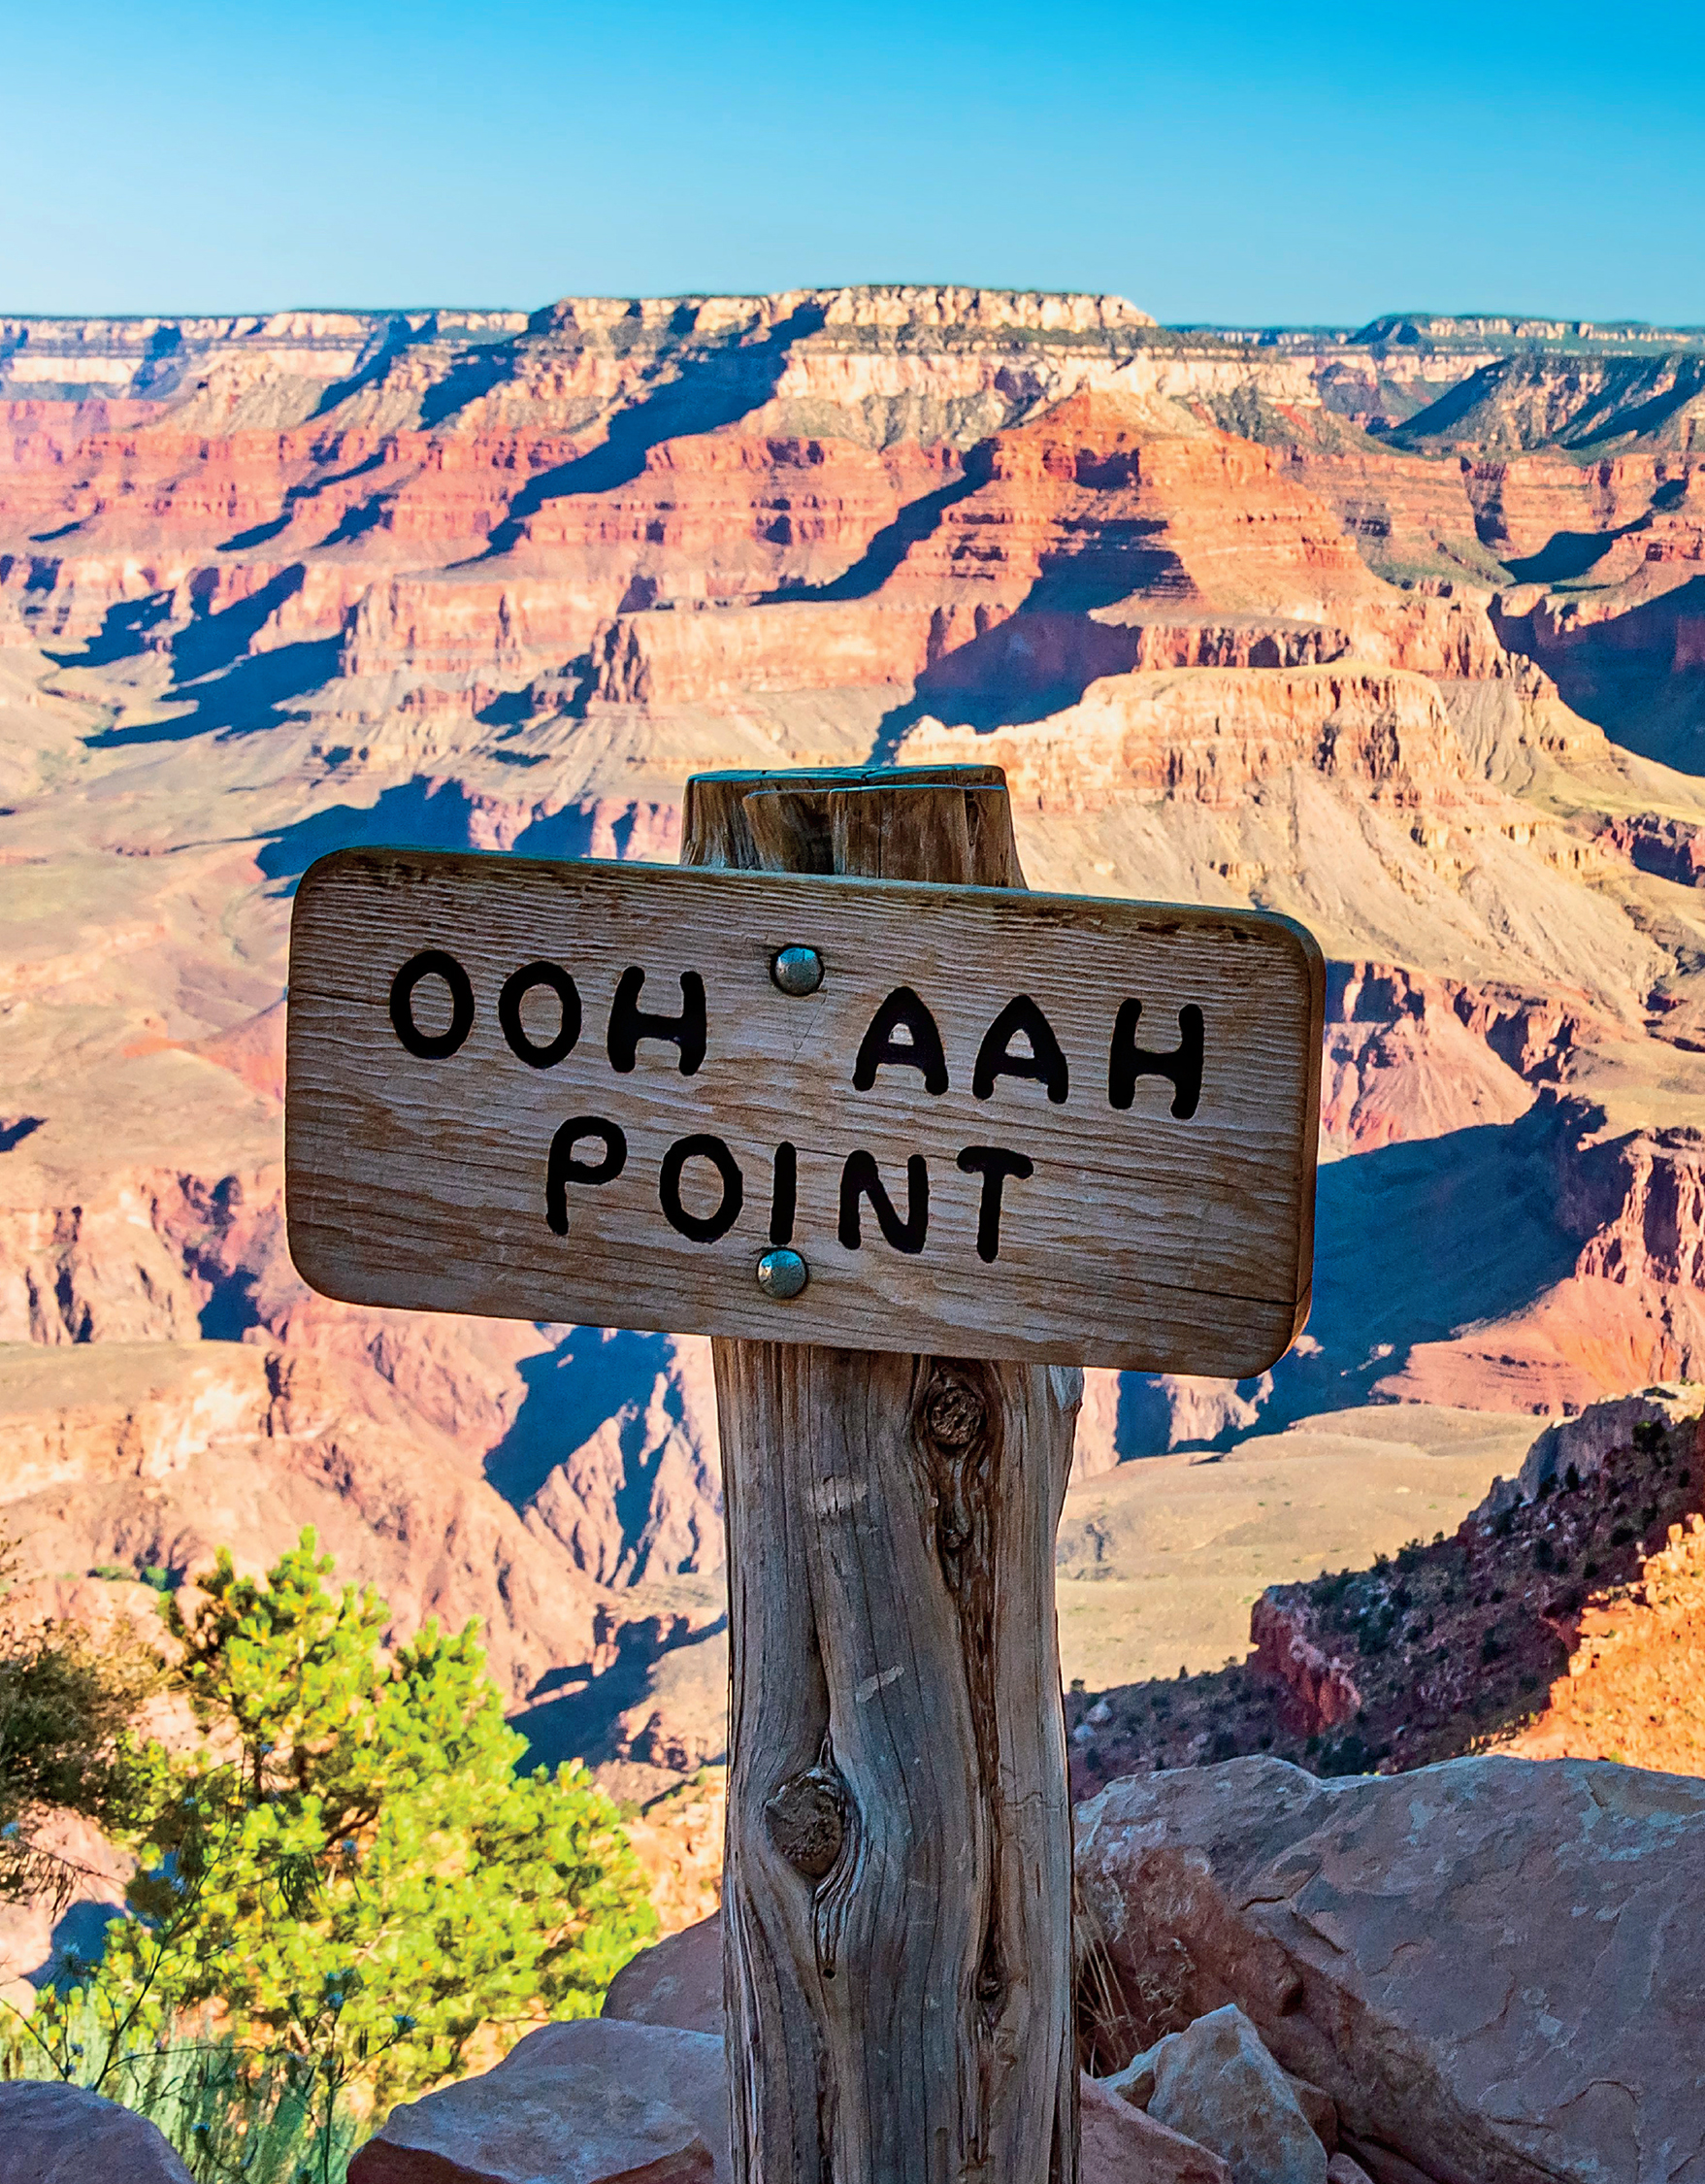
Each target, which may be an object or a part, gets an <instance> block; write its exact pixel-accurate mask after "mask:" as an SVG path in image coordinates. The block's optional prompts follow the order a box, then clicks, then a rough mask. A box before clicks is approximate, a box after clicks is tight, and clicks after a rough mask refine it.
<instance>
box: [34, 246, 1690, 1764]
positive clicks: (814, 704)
mask: <svg viewBox="0 0 1705 2184" xmlns="http://www.w3.org/2000/svg"><path fill="white" fill-rule="evenodd" d="M1696 348H1697V345H1694V346H1693V348H1689V344H1688V342H1687V341H1686V340H1684V339H1683V338H1681V337H1675V338H1673V340H1671V341H1670V342H1669V343H1668V346H1665V343H1664V342H1662V341H1659V340H1657V339H1656V337H1652V338H1648V337H1647V336H1645V335H1642V334H1639V333H1638V332H1636V331H1635V330H1626V329H1623V330H1618V329H1609V330H1602V329H1586V330H1585V331H1583V330H1582V329H1581V328H1579V327H1576V328H1573V329H1568V328H1553V329H1550V330H1547V329H1546V328H1544V327H1541V328H1539V329H1538V330H1534V328H1532V327H1529V328H1527V330H1526V331H1523V330H1522V329H1521V328H1519V327H1518V326H1517V325H1516V323H1515V322H1514V321H1511V322H1509V323H1508V324H1504V323H1502V322H1493V321H1486V322H1475V323H1474V324H1472V325H1470V324H1467V323H1466V322H1449V323H1448V324H1447V323H1446V322H1444V321H1428V322H1427V323H1426V325H1425V326H1422V325H1420V324H1419V323H1418V322H1409V321H1397V320H1393V321H1382V322H1379V323H1376V325H1375V326H1373V327H1371V328H1367V329H1362V330H1361V332H1360V333H1359V334H1356V335H1354V336H1352V335H1351V334H1350V333H1349V331H1348V330H1346V332H1345V334H1344V336H1342V337H1330V336H1319V335H1310V336H1306V337H1304V336H1292V335H1286V336H1283V337H1274V338H1272V339H1263V340H1254V339H1248V338H1244V337H1242V336H1237V335H1235V334H1234V333H1232V332H1230V331H1228V332H1225V333H1214V332H1211V331H1203V330H1200V329H1193V330H1186V331H1179V330H1173V329H1166V328H1162V327H1157V326H1156V325H1155V324H1154V323H1153V321H1152V320H1150V319H1149V318H1148V317H1147V316H1146V315H1145V314H1143V313H1141V312H1140V311H1138V310H1136V309H1134V308H1133V307H1132V306H1131V305H1129V304H1126V303H1124V302H1122V301H1121V300H1120V299H1118V298H1112V297H1082V296H1064V297H1061V296H1037V295H1025V294H1013V293H1007V292H1000V291H985V290H972V289H964V288H947V287H941V288H924V287H916V288H881V289H878V288H870V289H851V288H847V289H818V290H800V291H796V292H792V293H789V294H784V295H777V296H772V297H766V298H755V299H754V298H743V299H742V298H717V297H689V298H676V299H663V300H650V301H646V302H629V301H625V300H620V299H617V300H610V299H568V300H565V301H563V302H561V303H558V304H555V305H552V306H549V307H546V308H544V309H542V310H540V311H537V312H534V313H532V314H515V313H477V312H464V313H447V312H446V313H414V314H360V313H312V312H302V313H284V314H274V315H272V316H254V317H230V318H206V319H169V318H159V319H146V320H59V321H49V320H42V319H7V320H0V725H3V729H4V733H3V735H0V807H3V808H0V924H3V926H4V932H5V945H4V947H3V948H0V1025H3V1027H4V1034H5V1040H6V1051H7V1069H6V1071H5V1074H4V1081H3V1086H0V1405H4V1406H5V1407H6V1412H7V1416H8V1418H9V1420H10V1421H11V1422H12V1428H13V1430H12V1432H11V1435H10V1437H9V1439H8V1443H7V1449H8V1454H7V1459H6V1468H5V1471H4V1473H3V1475H0V1529H5V1530H7V1531H9V1532H15V1533H19V1534H21V1535H22V1536H23V1537H24V1538H25V1539H26V1541H27V1542H28V1552H29V1554H30V1556H31V1558H32V1561H33V1565H34V1567H35V1568H36V1569H37V1571H38V1572H40V1573H41V1574H43V1575H44V1576H57V1575H60V1574H62V1573H64V1572H78V1571H85V1570H88V1569H94V1568H97V1567H104V1566H122V1567H125V1568H136V1569H141V1568H144V1567H161V1568H166V1569H170V1570H185V1569H189V1568H192V1567H194V1566H196V1564H197V1563H198V1561H199V1560H200V1559H202V1558H205V1556H206V1555H207V1554H208V1553H209V1552H210V1551H211V1549H212V1547H213V1545H215V1544H217V1543H219V1542H221V1541H225V1540H228V1541H230V1542H231V1543H233V1544H234V1545H235V1546H236V1547H237V1548H238V1550H239V1552H240V1554H241V1555H242V1556H243V1558H244V1559H245V1560H246V1562H248V1563H251V1564H253V1563H259V1562H262V1561H264V1560H265V1559H266V1558H267V1557H268V1556H270V1555H271V1554H273V1553H274V1552H276V1551H277V1549H278V1548H279V1546H280V1545H281V1544H283V1543H284V1541H285V1540H286V1539H288V1538H290V1537H292V1536H293V1534H294V1530H295V1529H296V1528H297V1527H298V1526H299V1525H300V1524H302V1523H305V1522H312V1523H313V1524H314V1525H315V1526H316V1527H317V1528H318V1529H319V1531H320V1533H321V1536H322V1538H324V1539H326V1540H327V1542H328V1543H330V1544H331V1545H333V1546H334V1547H335V1549H336V1551H337V1553H338V1555H339V1558H340V1564H341V1567H342V1568H343V1569H344V1571H345V1573H347V1574H350V1575H355V1576H361V1577H371V1578H372V1579H373V1581H374V1582H376V1583H377V1584H378V1585H379V1586H380V1587H381V1589H382V1590H384V1592H385V1593H386V1596H387V1597H388V1598H389V1599H390V1600H391V1601H392V1604H393V1606H394V1608H395V1610H396V1614H397V1617H398V1621H399V1626H400V1627H401V1626H404V1625H408V1624H411V1623H412V1622H413V1621H415V1620H417V1619H418V1618H419V1617H420V1616H422V1615H424V1614H427V1613H438V1614H441V1615H447V1616H452V1617H462V1616H465V1615H467V1614H469V1613H478V1614H480V1615H481V1616H482V1617H483V1619H484V1620H485V1623H486V1626H487V1632H488V1642H489V1643H490V1646H491V1649H492V1663H493V1668H494V1671H495V1672H496V1673H497V1674H498V1675H499V1678H500V1681H501V1682H502V1683H503V1685H504V1687H505V1689H506V1692H507V1693H508V1696H509V1699H510V1701H511V1703H512V1705H513V1707H514V1709H515V1712H516V1715H517V1718H518V1719H520V1720H521V1721H522V1722H523V1724H524V1725H525V1726H527V1727H528V1728H529V1730H530V1731H531V1732H532V1733H533V1735H534V1736H535V1737H536V1739H537V1741H538V1745H539V1748H540V1749H541V1751H545V1752H548V1753H551V1754H554V1753H555V1752H557V1751H566V1750H571V1749H575V1750H579V1749H585V1750H590V1751H593V1752H594V1753H595V1755H597V1756H600V1757H601V1759H602V1761H603V1763H604V1764H605V1766H606V1768H607V1770H608V1771H609V1778H610V1779H611V1780H612V1781H614V1782H616V1783H617V1784H618V1785H619V1786H621V1787H622V1788H623V1790H624V1794H630V1795H634V1796H644V1795H647V1794H649V1793H651V1792H654V1791H657V1790H660V1789H664V1788H667V1787H668V1786H669V1785H670V1784H671V1783H672V1782H674V1781H676V1780H677V1779H678V1778H679V1777H680V1776H681V1775H682V1774H683V1773H686V1772H690V1771H691V1770H692V1769H693V1768H696V1767H697V1766H698V1765H699V1763H700V1762H701V1761H702V1760H705V1759H707V1758H714V1757H715V1753H714V1752H713V1751H710V1750H709V1749H707V1748H706V1747H705V1741H704V1737H703V1735H701V1734H699V1732H698V1731H696V1730H695V1729H694V1726H693V1721H692V1720H691V1719H689V1718H688V1717H689V1716H690V1715H691V1713H692V1708H693V1706H694V1705H696V1704H698V1703H699V1702H698V1701H697V1700H694V1699H692V1697H691V1694H692V1693H693V1692H695V1691H697V1689H698V1685H699V1683H701V1682H704V1681H705V1676H704V1675H700V1674H699V1672H698V1671H699V1669H701V1668H702V1667H703V1663H704V1661H705V1660H708V1659H709V1658H710V1652H708V1651H705V1650H704V1648H705V1646H706V1645H709V1644H710V1641H711V1640H713V1638H714V1635H715V1630H716V1627H717V1624H718V1621H719V1618H720V1613H721V1607H720V1602H719V1599H718V1591H717V1586H718V1579H717V1571H718V1565H719V1561H720V1554H721V1543H720V1506H719V1500H718V1491H719V1490H718V1482H717V1475H716V1456H715V1434H714V1419H713V1415H712V1401H711V1395H710V1389H709V1380H708V1373H707V1365H706V1357H705V1350H704V1345H703V1344H699V1343H694V1342H691V1341H685V1340H673V1339H672V1338H669V1337H667V1336H649V1335H633V1334H622V1333H607V1332H606V1331H602V1330H588V1329H568V1328H558V1327H534V1326H531V1325H526V1324H515V1325H508V1324H496V1323H484V1322H473V1321H456V1320H431V1319H428V1318H426V1317H424V1316H414V1315H406V1314H389V1313H378V1312H360V1311H354V1310H350V1309H346V1308H344V1307H335V1306H332V1305H330V1304H328V1303H326V1302H325V1301H324V1300H320V1299H316V1298H313V1297H311V1296H310V1295H309V1294H308V1293H307V1292H306V1290H305V1289H304V1288H303V1287H302V1285H301V1284H300V1282H299V1281H298V1280H297V1278H296V1276H295V1274H294V1272H293V1270H292V1268H291V1267H290V1264H289V1260H288V1256H287V1253H286V1251H285V1249H284V1244H283V1239H282V1230H281V1222H280V1209H279V1130H280V1117H281V1107H280V1094H281V1081H282V1018H283V1010H282V1008H281V998H282V993H283V986H284V978H285V939H286V932H287V920H288V913H289V901H290V894H291V890H292V888H293V886H294V883H295V880H296V878H297V877H299V876H300V874H301V873H302V872H303V870H304V869H305V868H306V866H307V865H308V864H309V863H310V862H311V860H312V858H313V857H315V856H317V855H319V854H321V853H322V852H324V851H326V850H328V849H332V848H335V847H338V846H340V845H343V844H350V843H361V842H392V843H415V844H428V845H438V846H452V847H473V848H479V849H486V850H492V851H496V852H500V853H503V852H511V851H512V852H517V853H520V854H528V855H544V856H583V855H594V856H639V857H654V858H664V859H669V858H672V857H673V855H674V854H675V851H676V845H677V843H678V827H679V805H680V797H681V789H682V784H683V782H684V780H685V778H686V777H687V775H688V774H689V773H691V772H692V771H694V770H695V769H700V768H708V767H716V766H729V765H762V766H785V765H798V764H835V763H860V764H863V763H868V762H870V761H872V760H873V761H875V762H896V763H902V764H903V763H923V762H932V763H934V762H939V761H942V760H949V759H967V760H975V761H977V762H979V763H989V762H993V763H998V764H1000V766H1002V767H1003V768H1004V769H1005V771H1006V774H1007V778H1008V780H1009V783H1010V785H1011V791H1012V797H1013V804H1014V811H1015V816H1016V820H1017V824H1018V830H1019V837H1020V843H1021V847H1022V850H1023V854H1024V858H1025V864H1026V869H1027V873H1028V875H1029V877H1030V880H1031V883H1032V885H1033V886H1039V887H1051V888H1057V889H1061V890H1064V891H1067V892H1071V893H1077V894H1109V895H1131V896H1139V897H1145V898H1163V899H1182V900H1190V901H1204V902H1211V903H1225V904H1251V905H1256V906H1259V907H1263V908H1267V909H1271V910H1279V911H1283V912H1285V913H1287V914H1291V915H1294V916H1295V917H1298V918H1300V919H1302V920H1303V921H1304V922H1306V923H1307V924H1308V925H1309V926H1310V927H1311V928H1312V929H1313V930H1314V931H1315V932H1316V933H1317V935H1318V936H1319V938H1320V940H1321V942H1322V944H1323V946H1324V947H1325V948H1326V950H1327V953H1328V956H1329V958H1330V959H1331V966H1332V968H1331V979H1330V999H1329V1007H1328V1019H1329V1020H1328V1032H1327V1051H1326V1056H1325V1072H1324V1110H1323V1121H1324V1125H1325V1133H1326V1143H1327V1148H1328V1155H1329V1158H1328V1163H1327V1165H1326V1167H1325V1168H1324V1169H1323V1174H1322V1179H1321V1220H1320V1263H1319V1271H1318V1277H1317V1291H1316V1309H1315V1317H1314V1321H1313V1324H1312V1325H1311V1328H1310V1330H1309V1333H1308V1334H1307V1335H1306V1336H1305V1337H1304V1338H1303V1340H1302V1341H1301V1342H1300V1343H1299V1344H1298V1345H1297V1348H1296V1350H1295V1352H1294V1353H1293V1355H1292V1356H1291V1357H1290V1358H1289V1359H1287V1360H1286V1361H1285V1363H1284V1364H1283V1365H1281V1366H1280V1367H1279V1368H1278V1369H1277V1370H1276V1371H1275V1373H1273V1374H1271V1375H1266V1376H1263V1379H1262V1382H1261V1383H1259V1384H1252V1385H1250V1386H1248V1387H1244V1388H1238V1389H1218V1388H1204V1387H1202V1386H1200V1385H1196V1384H1185V1383H1170V1382H1159V1383H1155V1384H1153V1385H1149V1386H1145V1387H1142V1388H1140V1389H1139V1388H1135V1387H1131V1388H1128V1389H1127V1390H1125V1391H1123V1392H1121V1391H1120V1390H1119V1389H1118V1388H1117V1387H1115V1386H1113V1385H1111V1384H1109V1385H1107V1386H1105V1387H1101V1388H1099V1389H1098V1395H1097V1399H1096V1405H1095V1418H1096V1427H1095V1432H1094V1434H1093V1436H1092V1437H1091V1440H1092V1442H1093V1445H1089V1446H1086V1449H1085V1452H1084V1459H1083V1461H1084V1464H1085V1466H1086V1468H1087V1469H1093V1468H1097V1467H1100V1466H1104V1465H1106V1464H1110V1463H1111V1462H1113V1461H1115V1460H1117V1459H1118V1458H1120V1457H1122V1456H1123V1457H1131V1456H1135V1455H1140V1454H1143V1453H1146V1452H1148V1451H1149V1450H1151V1449H1152V1448H1155V1447H1157V1446H1161V1445H1164V1444H1165V1443H1167V1442H1169V1441H1178V1442H1194V1441H1201V1440H1209V1441H1211V1440H1214V1439H1224V1438H1226V1437H1227V1436H1228V1435H1230V1434H1231V1433H1233V1432H1237V1431H1244V1430H1247V1429H1248V1427H1249V1426H1251V1425H1252V1424H1259V1423H1262V1422H1264V1423H1269V1424H1270V1423H1280V1422H1283V1421H1284V1420H1285V1419H1286V1418H1287V1417H1291V1416H1297V1415H1301V1414H1303V1413H1304V1412H1306V1411H1319V1410H1324V1409H1330V1408H1333V1407H1336V1406H1344V1405H1350V1404H1361V1403H1365V1402H1368V1401H1403V1400H1408V1399H1414V1398H1422V1399H1425V1400H1427V1401H1431V1402H1445V1403H1449V1404H1455V1405H1464V1406H1486V1407H1490V1408H1503V1409H1514V1410H1531V1411H1536V1412H1546V1411H1551V1410H1554V1409H1557V1408H1559V1407H1562V1406H1570V1405H1580V1404H1584V1403H1587V1402H1590V1401H1591V1400H1594V1399H1595V1398H1596V1397H1598V1396H1601V1395H1608V1394H1614V1393H1617V1392H1620V1391H1621V1390H1623V1389H1624V1388H1627V1387H1631V1386H1637V1385H1640V1384H1643V1383H1644V1382H1645V1381H1646V1380H1647V1379H1652V1378H1656V1377H1659V1376H1662V1375H1666V1374H1672V1373H1693V1372H1699V1371H1705V1363H1702V1362H1701V1361H1702V1360H1705V1326H1702V1325H1701V1320H1700V1314H1699V1307H1698V1304H1697V1297H1698V1293H1699V1283H1700V1273H1701V1263H1700V1253H1701V1250H1702V1248H1705V1243H1702V1238H1705V1202H1702V1200H1701V1195H1700V1188H1699V1165H1700V1162H1699V1144H1700V1142H1701V1139H1700V1132H1701V1131H1702V1130H1705V1100H1702V1099H1701V1096H1700V1094H1699V1091H1698V1090H1697V1082H1698V1079H1697V1063H1696V1059H1695V1057H1696V1056H1697V1055H1698V1054H1699V1053H1700V1052H1702V1051H1705V982H1702V980H1705V972H1702V970H1701V966H1702V965H1705V917H1702V914H1701V910H1702V898H1701V895H1700V878H1701V874H1702V873H1705V852H1701V851H1700V847H1699V845H1700V844H1701V843H1705V793H1702V790H1701V785H1700V783H1699V781H1698V779H1697V778H1696V774H1697V772H1698V771H1699V768H1698V765H1697V763H1696V761H1697V759H1698V740H1697V739H1698V721H1699V719H1700V717H1701V714H1700V710H1699V708H1700V699H1699V692H1700V690H1701V688H1705V685H1701V684H1700V682H1699V681H1698V677H1699V674H1700V670H1701V665H1702V663H1705V636H1702V635H1701V633H1700V628H1699V626H1698V624H1699V616H1700V613H1701V610H1700V609H1699V607H1698V605H1697V603H1696V601H1695V599H1694V596H1693V594H1694V590H1695V589H1696V586H1697V578H1696V565H1697V564H1699V563H1700V562H1701V559H1702V556H1705V527H1702V525H1701V518H1700V508H1701V505H1702V503H1701V495H1705V484H1702V483H1699V482H1698V481H1697V474H1698V472H1699V469H1700V466H1701V462H1702V460H1705V458H1702V457H1701V454H1700V452H1699V451H1698V449H1697V448H1696V447H1695V440H1696V430H1695V428H1696V422H1697V415H1698V408H1697V405H1698V401H1699V399H1700V398H1699V396H1698V394H1697V391H1696V389H1697V376H1696V355H1695V351H1696ZM1689 358H1693V359H1694V360H1693V361H1689ZM1139 1399H1140V1400H1139ZM696 1646H697V1647H700V1648H701V1651H700V1652H699V1653H695V1652H694V1648H695V1647H696ZM711 1650H713V1647H712V1648H711ZM695 1664H697V1667H695ZM696 1677H697V1681H696V1680H695V1678H696ZM670 1691H673V1692H674V1693H675V1697H674V1698H670V1697H669V1696H668V1694H669V1692H670ZM683 1694H684V1695H686V1696H683ZM711 1711H712V1714H713V1712H714V1708H713V1706H712V1709H711ZM706 1718H707V1719H708V1718H710V1717H708V1716H707V1717H706ZM712 1740H714V1739H712Z"/></svg>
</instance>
